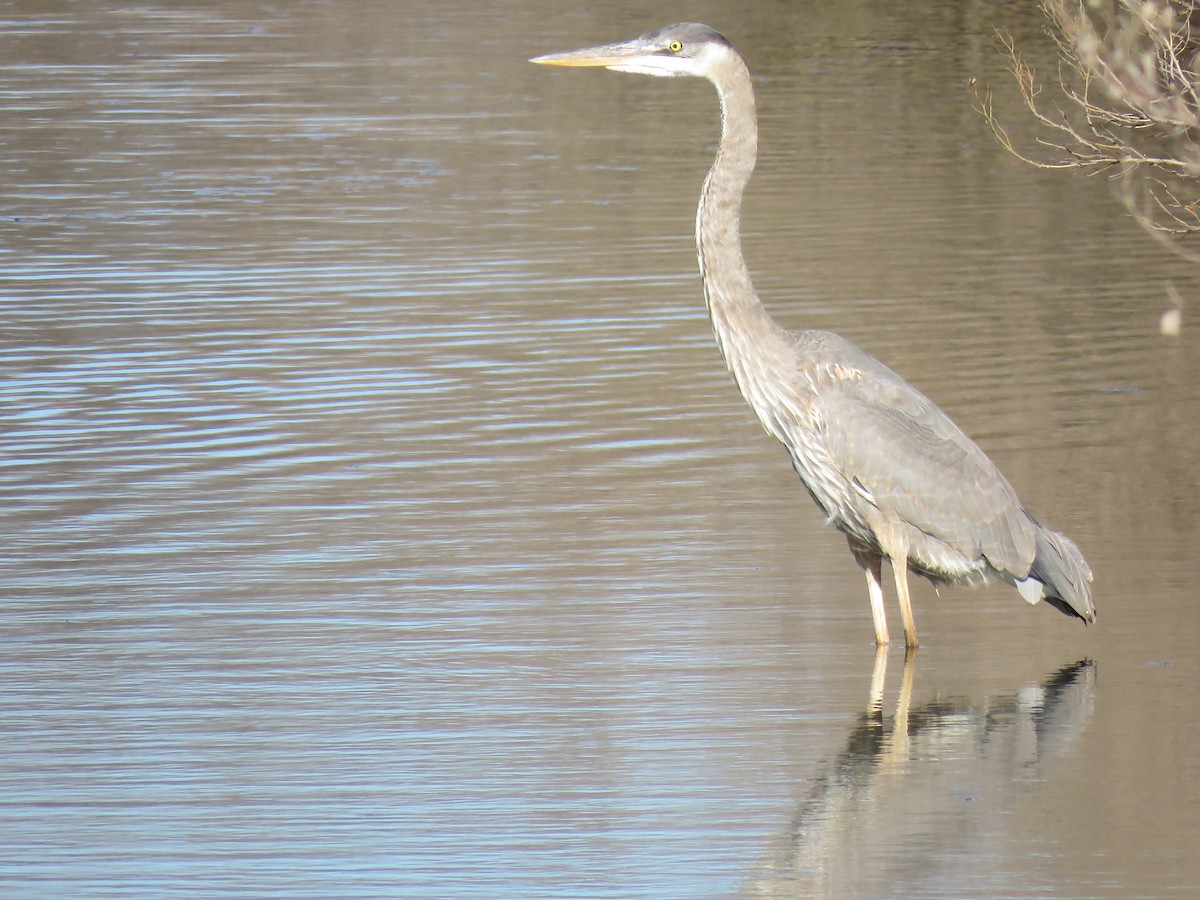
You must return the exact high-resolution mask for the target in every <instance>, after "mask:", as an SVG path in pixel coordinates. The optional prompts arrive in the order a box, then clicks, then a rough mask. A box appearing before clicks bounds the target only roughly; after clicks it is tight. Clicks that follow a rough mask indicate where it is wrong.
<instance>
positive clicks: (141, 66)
mask: <svg viewBox="0 0 1200 900" xmlns="http://www.w3.org/2000/svg"><path fill="white" fill-rule="evenodd" d="M511 6H512V5H508V4H505V5H501V4H494V5H489V4H484V5H480V4H476V3H472V4H467V3H453V2H452V3H439V4H426V5H416V6H414V5H410V4H395V3H383V2H358V0H351V2H345V3H338V4H332V3H321V2H297V3H289V4H268V3H260V2H255V0H245V2H239V3H229V4H216V3H209V4H203V3H202V4H191V5H189V6H188V7H187V8H184V7H182V6H179V5H175V4H157V5H156V4H141V3H134V4H127V3H126V4H112V3H105V2H101V3H90V4H79V3H68V2H46V3H25V4H10V5H8V6H7V7H5V8H4V10H3V11H0V17H2V18H3V21H2V22H0V25H2V27H0V71H2V72H3V78H2V79H0V147H2V148H3V159H4V164H5V177H4V178H3V179H2V184H0V301H2V304H3V306H2V311H0V329H2V337H3V353H2V354H0V366H2V367H3V371H2V373H0V409H2V412H3V418H2V421H3V426H2V427H3V431H4V437H3V445H2V447H3V453H2V456H0V516H2V517H3V520H4V525H5V533H6V535H7V540H6V542H5V549H4V550H3V551H0V586H2V587H3V596H4V603H3V605H2V606H0V638H2V641H3V643H2V647H3V649H2V651H0V726H2V728H3V733H4V737H5V739H4V741H3V744H2V745H0V895H3V896H5V897H45V896H59V897H89V898H91V897H116V898H130V897H139V898H151V897H153V898H162V897H173V896H178V897H184V896H186V897H251V896H253V897H280V898H283V897H287V898H296V897H397V896H412V897H434V896H444V897H470V896H478V897H497V896H514V897H515V896H524V897H535V896H544V897H568V896H579V897H681V898H682V897H736V896H747V897H798V896H801V897H802V896H814V895H816V896H820V895H827V896H879V897H885V896H887V897H892V896H904V895H911V896H964V895H1009V896H1033V895H1038V896H1043V895H1047V894H1050V895H1054V896H1065V897H1070V896H1078V897H1083V896H1113V897H1116V896H1128V895H1130V894H1140V895H1148V896H1152V895H1165V894H1179V895H1187V894H1189V893H1192V892H1195V891H1197V890H1200V860H1198V859H1197V856H1196V854H1195V852H1194V848H1193V845H1194V842H1195V835H1196V834H1197V829H1198V826H1200V764H1198V763H1197V756H1196V754H1195V747H1196V746H1197V743H1198V741H1200V724H1198V722H1197V711H1198V706H1200V703H1198V701H1197V699H1196V692H1195V684H1196V682H1197V675H1198V672H1197V664H1196V653H1195V647H1196V643H1197V638H1198V637H1200V634H1198V631H1200V629H1198V617H1197V612H1196V606H1195V601H1196V596H1195V593H1196V592H1195V587H1194V572H1193V569H1194V567H1193V565H1192V564H1191V557H1192V552H1193V550H1192V548H1193V545H1194V543H1195V540H1196V537H1197V531H1198V527H1200V504H1198V503H1197V499H1196V498H1197V496H1200V490H1198V488H1200V484H1198V480H1200V479H1198V476H1197V472H1200V465H1197V463H1198V460H1197V451H1196V446H1197V437H1198V436H1200V434H1198V433H1200V424H1198V423H1200V417H1198V416H1197V410H1198V409H1200V405H1198V404H1200V387H1198V385H1200V378H1198V377H1197V376H1198V374H1200V373H1198V371H1197V368H1198V367H1197V363H1198V354H1197V351H1196V349H1195V348H1196V341H1195V340H1194V337H1195V335H1194V334H1193V331H1194V328H1193V327H1191V326H1190V325H1188V324H1187V323H1186V322H1185V330H1184V333H1183V336H1182V337H1181V338H1180V339H1178V340H1174V341H1171V340H1166V339H1163V338H1161V337H1159V336H1158V335H1157V333H1156V328H1155V322H1156V319H1157V316H1158V314H1159V312H1160V311H1161V310H1162V309H1164V308H1165V307H1166V306H1167V304H1168V303H1169V301H1168V299H1167V298H1168V292H1169V290H1170V289H1171V287H1173V288H1174V289H1175V290H1178V291H1179V293H1180V294H1181V295H1182V296H1184V297H1185V298H1192V297H1194V296H1195V295H1196V287H1197V279H1198V277H1200V276H1198V270H1197V269H1196V268H1195V267H1194V266H1192V265H1189V264H1187V263H1185V262H1182V261H1180V260H1177V259H1174V258H1172V257H1171V256H1169V255H1168V254H1166V253H1165V252H1164V251H1163V250H1162V249H1161V248H1159V247H1158V246H1157V245H1155V244H1154V243H1153V242H1151V241H1150V240H1148V239H1147V238H1146V237H1145V236H1144V235H1143V234H1141V233H1140V232H1139V231H1138V230H1137V229H1136V227H1134V226H1133V225H1132V224H1131V223H1130V222H1129V221H1128V220H1126V219H1124V218H1123V217H1122V216H1121V215H1120V211H1119V208H1118V206H1117V205H1116V203H1115V202H1114V200H1113V199H1112V197H1111V195H1110V194H1109V192H1108V191H1107V190H1106V188H1105V186H1104V184H1103V183H1101V182H1098V181H1095V180H1086V179H1072V178H1070V177H1067V176H1063V175H1046V174H1042V173H1036V172H1033V171H1030V170H1027V169H1023V168H1021V167H1020V166H1018V165H1017V164H1015V163H1014V162H1012V161H1011V160H1009V159H1007V158H1006V157H1005V156H1004V154H1003V152H1002V151H1001V150H999V149H998V148H997V147H996V146H995V144H994V142H993V141H992V139H991V138H990V136H989V135H988V134H987V133H986V129H985V128H984V126H983V124H982V123H981V122H980V121H979V119H978V116H977V115H976V114H975V113H974V112H973V111H972V110H971V105H970V103H971V101H970V95H969V93H968V91H967V90H966V87H965V83H966V80H967V78H968V77H970V76H976V77H978V78H980V79H982V80H984V81H991V82H994V83H995V84H996V85H997V87H998V88H1001V89H1003V88H1006V87H1007V85H1006V82H1005V78H1006V76H1005V74H1004V67H1003V61H1002V60H1001V59H999V58H998V56H997V55H996V53H995V48H994V42H993V39H992V30H993V28H995V27H1005V28H1008V29H1010V30H1012V31H1013V32H1014V33H1015V34H1016V35H1017V36H1018V37H1020V38H1022V39H1028V40H1029V41H1034V40H1036V39H1037V38H1038V36H1039V28H1040V22H1039V20H1038V17H1037V14H1036V12H1035V11H1032V10H1031V11H1027V12H1022V13H1015V12H1011V11H1010V12H1005V13H998V12H996V11H995V10H994V9H993V7H994V5H993V4H985V3H966V4H960V3H946V4H942V3H928V4H904V5H903V7H904V8H903V9H900V10H894V11H881V10H880V8H879V5H878V4H866V3H860V2H853V0H850V2H845V3H834V4H824V5H817V6H819V8H817V6H813V7H811V8H809V7H805V6H799V5H796V6H795V7H793V5H791V4H779V3H763V4H752V5H750V7H749V8H747V5H746V4H730V3H722V2H716V0H712V2H708V3H701V4H699V5H697V4H692V5H689V7H688V9H687V10H686V12H683V13H680V12H679V11H678V10H677V11H676V12H675V13H663V14H662V16H663V18H662V19H661V20H660V19H658V18H655V19H650V18H647V17H646V14H645V11H644V9H643V8H642V7H639V6H637V5H635V4H628V3H624V2H619V3H615V4H606V5H605V6H604V8H603V9H602V10H601V9H598V8H596V9H594V8H592V7H591V6H589V5H582V4H581V5H578V6H576V5H570V4H568V5H567V6H566V7H563V6H562V5H560V4H552V3H548V2H542V0H539V2H534V3H527V4H521V5H520V6H521V9H520V10H517V9H513V8H511ZM685 16H686V17H688V18H696V19H703V20H705V21H708V22H709V23H710V24H712V25H714V26H716V27H718V28H720V29H721V30H723V31H725V32H726V33H728V34H729V36H730V37H731V38H733V39H734V40H735V42H736V43H737V44H738V45H739V46H740V47H741V48H742V49H743V50H744V51H745V52H746V53H747V55H748V56H749V57H750V59H751V61H752V64H753V66H754V69H755V71H756V74H757V78H758V86H759V92H760V115H761V118H762V146H763V154H762V160H761V163H760V175H759V176H758V177H757V178H756V180H755V182H754V183H753V185H752V187H751V191H750V195H749V196H748V198H747V209H746V211H745V216H744V220H745V228H746V231H747V235H746V251H747V255H748V256H749V258H750V262H751V266H752V268H753V270H754V271H755V274H756V278H757V281H758V284H759V288H760V290H761V291H762V293H763V294H764V297H765V298H766V299H767V301H768V303H769V305H770V306H771V309H772V310H773V312H774V313H775V314H776V315H777V317H778V318H779V319H781V320H782V321H784V322H786V323H788V324H791V325H797V326H800V325H810V326H813V327H831V328H836V329H837V330H839V331H840V332H842V333H843V334H845V335H847V336H848V337H850V338H852V339H854V340H856V341H858V342H859V343H861V344H863V345H864V346H866V347H868V348H869V349H871V350H872V351H874V352H875V353H877V354H878V355H879V356H880V357H881V358H882V359H884V361H885V362H887V363H889V364H890V365H892V366H893V367H895V368H897V369H899V370H900V371H901V372H902V373H904V374H905V375H906V376H907V377H909V378H910V379H911V380H913V381H914V382H915V383H916V384H917V385H919V386H920V387H921V388H922V389H924V390H925V391H926V392H927V393H929V394H930V395H931V396H932V397H934V398H935V399H936V400H937V401H938V402H940V403H941V404H942V405H943V406H944V407H945V408H946V409H947V410H948V411H950V412H951V414H952V415H954V416H955V418H956V419H957V420H958V421H959V422H960V424H962V425H963V427H964V428H965V429H966V430H967V431H968V432H970V433H971V434H973V435H974V436H975V437H976V438H977V439H978V440H979V441H980V443H981V444H982V445H983V446H984V447H985V449H986V450H987V451H988V452H989V453H990V454H992V456H993V458H995V459H996V460H997V462H999V463H1000V465H1001V466H1002V468H1003V469H1004V470H1005V472H1006V473H1007V474H1008V475H1009V477H1010V479H1011V480H1012V481H1014V483H1015V484H1016V485H1017V487H1018V488H1019V490H1020V491H1021V493H1022V495H1023V496H1024V497H1025V498H1026V500H1027V502H1028V503H1029V504H1030V505H1031V507H1032V508H1033V509H1034V510H1035V511H1036V512H1037V513H1038V514H1039V516H1040V517H1041V518H1043V519H1045V520H1046V521H1047V522H1048V523H1050V524H1052V525H1053V526H1054V527H1056V528H1060V529H1062V530H1064V531H1066V532H1068V533H1070V534H1071V535H1072V536H1074V537H1075V538H1076V540H1077V541H1078V542H1079V544H1080V545H1081V547H1082V548H1083V549H1084V551H1085V552H1086V553H1087V555H1088V557H1089V559H1090V560H1091V563H1092V566H1093V568H1094V569H1095V575H1096V594H1097V602H1098V605H1099V609H1100V619H1099V622H1098V624H1097V625H1096V626H1095V627H1094V628H1091V629H1086V630H1085V629H1084V628H1082V627H1080V626H1079V625H1078V623H1075V622H1071V621H1068V620H1067V619H1066V618H1065V617H1062V616H1059V615H1057V614H1056V613H1054V612H1053V611H1052V610H1050V609H1049V608H1046V607H1042V608H1029V607H1027V606H1026V605H1025V604H1023V603H1022V602H1020V600H1019V598H1017V597H1016V595H1015V594H1014V593H1013V592H1012V590H1011V589H1008V588H1000V587H993V588H984V589H980V590H976V591H965V590H950V591H943V592H942V594H941V595H940V596H939V595H937V594H935V593H934V592H933V591H932V590H931V589H929V588H928V586H927V585H919V586H918V587H917V589H916V596H915V602H916V608H917V616H918V619H919V621H920V624H921V628H922V637H923V639H924V642H925V643H924V646H923V647H922V649H921V652H920V654H919V656H918V657H917V658H916V659H915V660H911V661H909V663H908V664H907V665H906V664H905V663H904V660H903V659H902V655H901V653H900V652H899V651H898V650H896V651H893V652H892V653H891V654H885V655H883V656H882V657H880V658H879V659H877V658H876V655H875V653H874V651H873V647H872V642H871V641H872V633H871V627H870V621H869V615H868V612H867V604H866V598H865V596H864V591H863V584H862V578H861V575H860V573H859V572H858V570H857V568H856V567H855V566H854V564H853V562H852V560H851V558H850V556H849V554H848V553H847V552H846V550H845V543H844V541H843V540H842V539H841V538H840V537H839V536H838V535H837V534H836V533H834V532H832V531H831V530H829V529H827V528H825V527H824V526H823V525H822V522H821V517H820V515H819V514H818V512H817V510H816V509H815V507H813V505H812V504H811V502H810V501H809V500H808V498H807V497H806V495H805V494H804V492H803V490H802V489H801V488H800V486H799V484H798V483H797V482H796V480H795V478H794V476H793V475H792V474H791V472H790V468H789V466H788V464H787V461H786V457H785V455H784V453H783V452H782V450H781V449H780V448H778V447H777V446H774V445H773V444H772V443H771V442H770V441H769V440H768V439H767V438H765V437H764V436H763V435H762V434H761V433H760V432H759V430H758V428H757V426H756V425H755V423H754V421H753V419H752V417H751V415H750V413H749V412H748V410H747V409H746V408H745V406H744V404H743V403H742V401H741V399H740V398H739V397H738V396H737V393H736V390H735V389H734V387H733V386H732V384H731V383H730V381H729V379H728V376H727V375H726V374H725V372H724V371H723V369H722V367H721V364H720V361H719V359H718V357H717V354H716V351H715V348H714V347H713V345H712V339H711V335H710V333H709V330H708V325H707V322H706V321H705V319H704V315H703V306H702V303H701V299H700V290H699V281H698V276H697V275H696V272H695V260H694V251H693V247H692V237H691V233H690V231H691V224H692V217H693V214H694V203H695V197H696V194H697V191H698V189H699V185H700V181H701V179H702V177H703V174H704V171H705V170H706V167H707V165H708V163H709V159H710V153H711V150H712V147H713V144H714V141H715V139H716V136H717V121H716V104H715V100H714V98H713V96H712V92H711V90H710V89H709V88H708V86H707V85H704V84H702V83H698V82H697V83H693V82H691V81H690V80H671V81H665V80H661V79H644V78H643V79H638V78H632V77H628V76H621V75H615V74H612V73H607V72H570V71H550V70H544V69H540V68H537V67H534V66H530V65H528V64H527V63H526V62H525V60H526V58H527V57H529V56H532V55H534V54H537V53H542V52H549V51H552V50H563V49H569V48H572V47H576V46H581V45H584V44H587V43H594V42H599V41H607V40H614V39H618V38H623V37H628V36H631V35H633V34H636V33H638V32H640V31H642V30H645V29H647V28H650V27H654V26H656V25H659V24H663V22H664V21H667V20H669V19H672V18H680V17H685ZM1038 47H1040V48H1041V49H1038ZM1031 50H1032V51H1033V52H1034V54H1035V58H1038V59H1041V60H1042V61H1045V62H1048V59H1047V58H1046V54H1047V53H1048V50H1047V49H1046V48H1045V47H1041V45H1035V46H1033V47H1031ZM1037 53H1041V54H1042V56H1041V57H1036V54H1037ZM999 102H1000V104H1001V109H1002V110H1004V109H1009V110H1011V115H1012V116H1013V118H1014V126H1015V128H1016V130H1017V131H1018V132H1020V130H1021V123H1020V120H1019V118H1018V117H1017V111H1016V107H1015V104H1013V102H1012V99H1011V97H1009V98H1008V99H1007V100H1005V99H1003V98H1002V99H1001V100H1000V101H999ZM1005 104H1007V106H1005ZM893 618H895V617H894V615H893ZM896 624H897V623H896V622H895V621H894V622H893V625H894V626H895V625H896Z"/></svg>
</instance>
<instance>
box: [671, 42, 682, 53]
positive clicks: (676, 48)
mask: <svg viewBox="0 0 1200 900" xmlns="http://www.w3.org/2000/svg"><path fill="white" fill-rule="evenodd" d="M667 49H668V50H670V51H671V52H672V53H678V52H679V51H680V50H682V49H683V44H681V43H680V42H679V41H671V43H669V44H667Z"/></svg>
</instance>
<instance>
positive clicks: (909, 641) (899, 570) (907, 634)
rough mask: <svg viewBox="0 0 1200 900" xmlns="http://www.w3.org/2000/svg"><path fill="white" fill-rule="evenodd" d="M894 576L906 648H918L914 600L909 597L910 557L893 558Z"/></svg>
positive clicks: (897, 555) (898, 555)
mask: <svg viewBox="0 0 1200 900" xmlns="http://www.w3.org/2000/svg"><path fill="white" fill-rule="evenodd" d="M892 575H893V576H894V577H895V579H896V595H897V596H898V597H899V598H900V618H901V619H902V620H903V621H904V646H906V647H909V648H913V647H916V646H917V643H918V642H917V623H916V620H914V619H913V611H912V600H911V599H910V598H909V596H908V556H907V555H904V554H899V553H898V554H896V556H893V557H892Z"/></svg>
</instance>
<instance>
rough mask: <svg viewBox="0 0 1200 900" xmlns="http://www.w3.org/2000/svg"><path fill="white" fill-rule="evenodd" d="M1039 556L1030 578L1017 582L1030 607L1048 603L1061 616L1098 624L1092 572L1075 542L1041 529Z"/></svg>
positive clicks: (1037, 545) (1031, 569)
mask: <svg viewBox="0 0 1200 900" xmlns="http://www.w3.org/2000/svg"><path fill="white" fill-rule="evenodd" d="M1034 542H1035V543H1034V546H1035V550H1036V555H1035V556H1034V559H1033V566H1032V567H1031V568H1030V570H1029V577H1028V578H1025V579H1023V580H1022V581H1019V582H1017V590H1019V591H1020V592H1021V596H1022V597H1024V598H1025V599H1026V600H1028V601H1029V602H1030V603H1037V602H1038V601H1039V600H1045V601H1046V602H1047V603H1049V604H1050V605H1051V606H1053V607H1054V608H1055V609H1057V610H1058V611H1059V612H1061V613H1064V614H1066V615H1068V616H1075V617H1076V618H1078V619H1083V621H1084V622H1086V623H1087V624H1089V625H1090V624H1091V623H1093V622H1095V621H1096V606H1095V604H1094V603H1092V570H1091V569H1090V568H1088V564H1087V561H1086V560H1085V559H1084V558H1083V554H1082V553H1080V552H1079V548H1078V547H1076V546H1075V542H1074V541H1072V540H1071V539H1070V538H1069V537H1067V536H1066V535H1063V534H1059V533H1058V532H1056V531H1050V530H1049V529H1048V528H1043V527H1041V526H1040V525H1039V526H1038V529H1037V535H1036V537H1035V539H1034Z"/></svg>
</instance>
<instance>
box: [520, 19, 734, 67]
mask: <svg viewBox="0 0 1200 900" xmlns="http://www.w3.org/2000/svg"><path fill="white" fill-rule="evenodd" d="M731 52H733V48H732V47H731V46H730V44H729V41H727V40H725V38H724V37H723V36H722V35H720V34H718V33H717V32H715V31H713V30H712V29H711V28H709V27H708V26H707V25H700V24H697V23H695V22H683V23H680V24H678V25H668V26H667V27H666V28H659V29H658V30H657V31H651V32H648V33H646V34H643V35H642V36H641V37H636V38H634V39H633V40H631V41H621V42H620V43H616V44H601V45H600V46H598V47H585V48H584V49H582V50H571V51H570V52H568V53H550V54H548V55H546V56H535V57H534V58H533V59H531V60H530V62H534V63H539V64H541V65H545V66H603V67H604V68H606V69H612V70H613V71H615V72H637V73H639V74H642V75H662V76H668V77H670V76H677V75H695V76H698V77H700V78H707V77H709V75H710V74H711V73H712V71H713V69H714V67H715V66H716V65H717V63H718V61H719V60H720V59H721V58H723V57H725V56H726V55H727V54H729V53H731Z"/></svg>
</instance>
